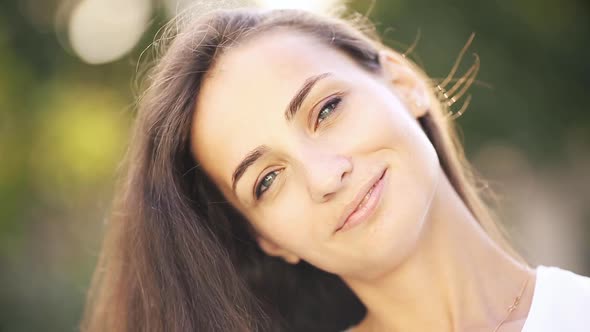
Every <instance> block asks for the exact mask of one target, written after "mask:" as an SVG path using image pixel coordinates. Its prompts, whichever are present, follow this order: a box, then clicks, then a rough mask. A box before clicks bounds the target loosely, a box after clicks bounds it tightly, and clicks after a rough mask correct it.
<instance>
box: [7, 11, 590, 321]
mask: <svg viewBox="0 0 590 332" xmlns="http://www.w3.org/2000/svg"><path fill="white" fill-rule="evenodd" d="M199 2H200V3H201V4H203V3H205V2H204V1H202V0H201V1H199ZM222 2H223V3H227V2H225V1H222ZM190 3H191V1H190V0H184V1H179V0H166V1H164V0H161V1H152V2H150V1H149V0H126V1H114V0H83V1H74V0H71V1H66V0H64V1H60V0H18V1H15V0H7V1H2V2H0V331H2V332H3V331H75V330H77V324H78V322H79V319H80V317H81V313H82V309H83V303H84V296H85V292H86V289H87V287H88V285H89V281H90V277H91V274H92V271H93V268H94V265H95V263H96V258H97V255H98V250H99V248H100V241H101V236H102V234H103V226H104V221H105V218H106V217H107V216H108V210H109V206H110V201H111V196H112V188H113V184H114V180H115V174H116V171H117V167H118V166H119V162H120V159H121V157H122V155H123V153H124V151H125V147H126V144H127V139H128V137H127V134H128V128H129V126H130V124H131V120H132V119H133V116H134V111H135V109H134V96H135V95H136V94H137V92H138V91H137V88H136V82H135V78H136V76H137V62H138V59H139V58H140V54H141V53H142V51H143V50H145V49H146V48H147V47H148V45H149V44H150V43H151V42H152V41H153V38H154V35H155V34H156V31H157V30H158V29H159V28H160V27H161V26H162V25H163V24H164V22H166V21H167V20H168V19H169V18H170V17H172V16H173V14H174V13H175V12H177V11H178V10H181V9H182V8H184V6H186V5H187V4H190ZM208 3H209V4H213V6H217V5H218V3H219V2H212V1H209V2H208ZM316 3H317V2H316ZM84 6H86V7H84ZM92 6H95V7H92ZM96 6H102V7H101V8H98V7H96ZM133 6H136V7H133ZM351 6H352V8H354V9H356V10H359V11H360V12H366V11H367V10H368V9H369V8H370V7H371V3H370V2H369V1H352V2H351ZM99 9H100V10H99ZM113 13H117V14H118V15H119V16H117V15H114V14H113ZM125 15H127V16H125ZM370 17H371V18H372V19H373V21H374V23H375V24H376V25H377V28H378V30H379V31H381V32H382V33H383V37H384V40H385V41H386V42H387V43H388V44H389V45H391V46H394V47H395V48H397V49H398V50H401V51H403V50H405V49H406V48H407V46H408V45H410V44H411V43H412V42H413V41H414V40H415V39H416V36H417V34H418V33H419V34H420V40H419V42H418V45H417V47H416V50H415V51H414V53H413V55H414V56H415V57H414V59H415V60H416V61H417V62H418V63H419V64H421V65H422V66H423V68H424V69H425V70H426V72H427V73H428V74H429V75H430V76H432V77H437V78H440V77H444V76H446V74H447V73H448V71H449V69H450V68H451V66H452V64H453V62H454V60H455V58H456V56H457V55H458V52H459V50H460V49H461V48H462V47H463V45H464V44H465V43H466V42H467V40H468V38H469V35H470V34H471V33H472V32H475V34H476V37H475V40H474V42H473V44H472V46H471V48H470V51H469V52H468V54H467V56H466V57H465V59H464V61H463V65H462V66H461V70H462V71H460V72H459V75H460V74H461V73H462V72H464V70H465V69H466V68H468V67H469V65H471V63H472V61H473V57H472V56H471V53H472V52H476V53H477V54H478V55H479V56H480V58H481V70H480V73H479V75H478V80H479V81H480V84H477V85H474V86H473V87H472V88H471V89H470V93H471V94H472V96H473V99H472V102H471V104H470V106H469V108H468V110H467V111H466V112H465V114H464V115H463V116H461V117H460V118H458V119H457V122H458V123H459V127H460V130H461V137H462V139H463V142H464V144H465V146H466V151H467V156H468V158H469V159H470V160H471V161H473V162H474V163H475V165H476V167H477V169H478V171H479V172H480V173H481V174H483V175H484V176H485V177H486V178H487V179H488V180H489V181H490V185H491V186H492V187H493V188H494V189H495V190H496V191H498V192H499V193H500V194H501V195H502V197H503V201H502V206H501V210H500V212H501V215H502V217H503V222H504V223H505V224H506V225H507V227H508V228H509V230H510V231H511V233H512V234H513V238H514V241H515V243H516V244H517V246H518V247H519V248H521V250H522V251H523V252H524V254H525V256H527V257H529V259H530V260H531V262H532V263H533V264H544V265H557V266H560V267H563V268H567V269H570V270H573V271H575V272H577V273H580V274H585V275H590V108H589V107H588V91H589V90H590V64H589V62H590V61H589V60H590V3H589V2H588V1H585V0H537V1H532V0H499V1H473V0H456V1H426V0H414V1H410V0H390V1H386V0H380V1H377V2H376V3H375V6H374V8H373V9H372V11H371V12H370ZM117 20H118V21H117ZM105 45H106V46H109V47H112V49H109V48H108V47H105Z"/></svg>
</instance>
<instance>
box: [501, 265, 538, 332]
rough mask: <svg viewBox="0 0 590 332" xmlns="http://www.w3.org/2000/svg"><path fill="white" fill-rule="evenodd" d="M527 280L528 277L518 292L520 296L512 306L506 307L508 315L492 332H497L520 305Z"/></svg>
mask: <svg viewBox="0 0 590 332" xmlns="http://www.w3.org/2000/svg"><path fill="white" fill-rule="evenodd" d="M527 271H528V270H527ZM529 279H530V277H529V276H527V278H526V280H525V281H524V285H522V289H521V290H520V294H519V295H518V296H517V297H516V298H515V299H514V303H512V305H511V306H509V307H508V313H507V314H506V317H504V319H502V321H501V322H500V324H498V326H496V328H495V329H494V331H493V332H496V331H498V329H499V328H500V326H502V324H504V322H505V321H506V320H507V319H508V317H510V314H511V313H512V312H513V311H514V309H516V307H518V304H519V303H520V299H521V298H522V295H523V294H524V290H525V289H526V286H527V284H528V283H529Z"/></svg>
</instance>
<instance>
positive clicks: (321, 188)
mask: <svg viewBox="0 0 590 332" xmlns="http://www.w3.org/2000/svg"><path fill="white" fill-rule="evenodd" d="M305 157H306V158H305V160H304V161H303V165H304V166H303V167H304V168H305V173H306V175H307V180H308V181H307V185H308V191H309V193H310V196H311V198H312V200H313V201H315V202H318V203H321V202H324V201H326V200H328V199H329V198H330V197H331V196H333V195H334V194H335V193H336V192H338V191H340V190H341V188H342V187H343V186H344V184H345V182H347V178H348V175H349V174H350V173H351V172H352V168H353V166H352V160H351V158H350V157H347V156H343V155H341V154H337V153H333V152H326V151H325V150H321V151H318V150H312V151H308V152H307V153H306V154H305Z"/></svg>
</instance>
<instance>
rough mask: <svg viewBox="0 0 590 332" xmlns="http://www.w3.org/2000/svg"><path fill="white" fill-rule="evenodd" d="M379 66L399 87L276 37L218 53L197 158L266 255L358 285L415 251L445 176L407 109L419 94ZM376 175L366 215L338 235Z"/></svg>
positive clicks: (330, 52) (287, 36) (200, 118)
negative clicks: (303, 264) (301, 261)
mask: <svg viewBox="0 0 590 332" xmlns="http://www.w3.org/2000/svg"><path fill="white" fill-rule="evenodd" d="M388 59H389V58H388ZM382 61H384V62H386V63H385V64H384V66H385V68H386V70H387V71H386V73H391V74H392V75H393V76H394V77H396V82H398V83H397V84H395V83H391V80H389V79H387V78H386V77H385V76H387V75H385V74H379V75H378V74H371V73H369V72H368V71H366V70H365V69H363V68H362V67H361V66H360V65H358V64H357V63H356V62H354V61H353V60H352V59H351V58H349V57H348V56H347V55H345V54H344V53H342V52H340V51H338V50H336V49H333V48H331V47H329V46H327V45H325V44H323V43H322V42H320V41H317V40H316V39H314V38H313V37H310V36H307V35H305V34H302V33H298V32H292V31H286V30H280V31H275V32H272V33H266V34H263V35H261V36H256V37H254V38H252V39H250V40H248V41H246V42H244V43H243V44H241V45H238V46H234V47H233V48H231V49H230V50H229V51H227V52H225V53H223V54H222V55H221V56H220V57H219V58H218V60H217V63H216V64H215V66H214V67H213V68H212V70H211V71H210V73H209V74H208V76H207V77H206V78H205V80H204V82H203V86H202V90H201V92H200V94H199V98H198V102H197V105H196V111H195V115H194V118H193V126H192V137H191V145H192V146H191V147H192V150H193V153H194V156H195V158H196V159H197V160H198V161H199V163H200V164H201V167H202V168H203V169H204V171H205V172H206V173H207V174H208V175H209V176H210V177H211V178H212V180H213V182H214V183H215V184H216V185H217V186H218V187H219V188H220V190H221V192H222V193H223V194H224V196H225V197H226V198H227V199H228V200H229V201H230V202H231V203H232V204H233V205H234V206H235V207H236V208H237V209H238V210H239V211H241V212H242V214H243V215H244V216H245V217H246V218H247V219H248V220H249V221H250V222H251V223H252V225H253V226H254V228H255V229H256V230H257V232H258V234H259V238H258V239H257V240H258V243H259V244H260V246H261V248H262V249H263V250H265V251H266V252H267V253H268V254H270V255H275V256H280V257H283V258H284V259H285V260H286V261H289V262H292V263H293V262H296V261H298V260H299V259H304V260H306V261H307V262H309V263H310V264H312V265H314V266H316V267H318V268H320V269H323V270H325V271H328V272H332V273H336V274H339V275H341V276H349V277H358V278H364V277H374V276H378V275H379V274H380V273H384V272H386V271H387V270H389V269H391V268H392V267H394V266H392V264H393V265H395V264H399V262H400V261H401V260H402V259H403V258H404V257H405V256H406V255H407V254H408V253H410V252H411V250H412V248H413V247H414V245H415V244H416V243H417V239H418V235H419V233H420V230H421V228H422V224H423V220H424V219H425V217H426V214H427V212H428V210H429V205H430V201H431V198H432V196H433V192H434V190H435V187H436V184H437V183H438V177H439V176H440V174H441V171H440V167H439V163H438V159H437V156H436V151H435V150H434V148H433V146H432V145H431V144H430V142H429V140H428V139H427V137H426V136H425V134H424V133H423V131H422V130H421V128H420V126H419V125H418V123H417V121H416V119H415V117H416V116H417V115H419V113H420V112H421V110H420V109H418V108H414V107H410V106H411V103H410V102H407V103H406V102H405V100H406V99H408V98H411V96H412V94H413V93H416V94H419V93H420V91H418V90H420V89H419V87H420V86H421V85H420V84H418V83H417V81H415V80H413V78H412V76H411V75H410V76H407V75H406V74H407V72H408V71H407V68H406V67H404V66H402V65H400V64H399V63H396V62H395V61H394V60H391V59H389V60H382ZM396 68H397V69H399V71H398V72H393V71H396ZM404 73H405V74H404ZM404 75H406V76H404ZM422 92H423V91H422ZM401 96H404V97H403V98H402V97H401ZM425 108H426V107H425ZM294 110H297V111H294ZM290 111H291V112H292V114H291V116H286V115H285V114H286V113H287V114H289V112H290ZM244 161H246V162H247V164H248V165H249V167H242V168H241V169H242V170H243V172H237V173H238V174H239V175H238V176H237V177H236V180H235V190H234V189H233V188H234V187H233V178H234V175H235V174H236V169H237V168H238V165H240V164H242V163H243V162H244ZM384 171H385V175H384V177H383V180H382V182H381V185H380V186H381V189H380V194H379V195H375V197H376V198H377V199H376V200H375V201H376V206H375V208H374V209H373V212H372V213H371V214H370V215H369V216H368V217H367V218H365V220H364V221H363V222H362V223H360V224H357V225H356V226H354V227H352V228H348V229H346V230H344V229H342V230H339V231H336V230H337V228H338V227H339V226H340V223H341V222H342V220H343V217H344V218H346V217H347V214H346V211H348V210H346V209H347V206H348V207H350V206H351V205H350V204H351V202H354V201H355V199H359V198H361V197H363V196H364V193H365V192H366V190H367V184H368V186H369V187H370V186H371V184H372V182H371V181H372V180H373V179H376V178H379V176H380V175H382V174H383V172H384ZM240 175H241V176H240ZM363 189H364V190H365V191H363ZM374 192H375V193H376V192H378V190H375V191H374ZM359 193H360V194H359ZM354 207H356V204H353V208H354Z"/></svg>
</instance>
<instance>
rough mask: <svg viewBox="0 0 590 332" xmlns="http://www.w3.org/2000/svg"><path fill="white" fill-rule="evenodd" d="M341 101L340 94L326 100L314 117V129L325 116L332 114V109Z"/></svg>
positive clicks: (334, 109)
mask: <svg viewBox="0 0 590 332" xmlns="http://www.w3.org/2000/svg"><path fill="white" fill-rule="evenodd" d="M341 101H342V97H341V96H335V97H333V98H331V99H330V100H328V101H327V102H326V103H325V104H324V105H323V106H322V108H321V109H320V111H319V112H318V116H317V118H316V122H315V126H314V130H315V129H317V127H318V125H319V124H320V123H321V122H323V121H324V120H325V119H326V118H328V117H329V116H331V115H332V113H334V111H336V109H337V108H338V104H340V102H341Z"/></svg>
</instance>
